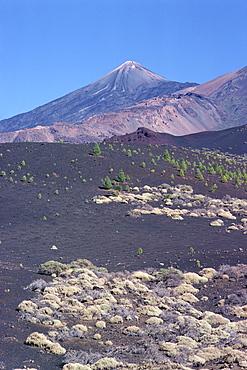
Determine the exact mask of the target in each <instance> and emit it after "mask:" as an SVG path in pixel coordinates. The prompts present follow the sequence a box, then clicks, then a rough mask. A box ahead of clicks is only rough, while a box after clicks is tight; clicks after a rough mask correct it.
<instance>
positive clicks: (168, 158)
mask: <svg viewBox="0 0 247 370" xmlns="http://www.w3.org/2000/svg"><path fill="white" fill-rule="evenodd" d="M163 158H164V160H165V161H166V162H170V161H171V157H170V154H169V152H168V149H166V150H165V153H164V156H163Z"/></svg>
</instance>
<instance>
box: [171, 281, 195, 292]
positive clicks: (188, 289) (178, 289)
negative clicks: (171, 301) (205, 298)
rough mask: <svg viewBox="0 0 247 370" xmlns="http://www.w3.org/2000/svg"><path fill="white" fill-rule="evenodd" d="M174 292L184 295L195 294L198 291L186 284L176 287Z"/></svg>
mask: <svg viewBox="0 0 247 370" xmlns="http://www.w3.org/2000/svg"><path fill="white" fill-rule="evenodd" d="M174 290H175V291H176V292H177V293H178V294H184V293H191V294H196V293H198V292H199V289H196V288H195V287H194V286H193V285H191V284H187V283H182V284H180V285H178V286H177V287H176V288H175V289H174Z"/></svg>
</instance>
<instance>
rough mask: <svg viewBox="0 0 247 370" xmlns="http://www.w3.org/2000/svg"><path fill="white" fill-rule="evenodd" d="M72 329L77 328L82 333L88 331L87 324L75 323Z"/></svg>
mask: <svg viewBox="0 0 247 370" xmlns="http://www.w3.org/2000/svg"><path fill="white" fill-rule="evenodd" d="M71 329H77V330H79V331H80V332H82V333H86V332H87V327H86V325H82V324H76V325H73V326H72V328H71Z"/></svg>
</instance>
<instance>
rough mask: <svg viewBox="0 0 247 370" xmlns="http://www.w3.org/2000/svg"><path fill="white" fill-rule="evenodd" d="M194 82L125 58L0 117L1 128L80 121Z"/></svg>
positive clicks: (25, 127) (21, 127)
mask: <svg viewBox="0 0 247 370" xmlns="http://www.w3.org/2000/svg"><path fill="white" fill-rule="evenodd" d="M196 85H197V84H195V83H179V82H174V81H168V80H167V79H165V78H164V77H161V76H159V75H157V74H155V73H153V72H151V71H149V70H148V69H147V68H144V67H143V66H141V64H139V63H136V62H132V61H128V62H125V63H123V64H122V65H121V66H119V67H118V68H116V69H114V70H113V71H111V72H110V73H108V74H107V75H105V76H104V77H102V78H100V79H99V80H97V81H95V82H93V83H91V84H89V85H87V86H85V87H82V88H81V89H78V90H76V91H73V92H71V93H69V94H67V95H65V96H63V97H61V98H58V99H56V100H54V101H52V102H50V103H47V104H45V105H43V106H41V107H38V108H35V109H33V110H32V111H29V112H27V113H22V114H19V115H17V116H14V117H11V118H8V119H5V120H2V121H0V132H10V131H16V130H21V129H27V128H33V127H36V126H51V125H53V124H54V123H55V122H69V123H74V124H80V123H81V122H82V121H83V120H85V119H87V118H89V117H92V116H96V115H99V114H102V113H106V112H109V111H117V110H120V109H123V108H125V107H128V106H131V105H133V104H135V103H136V102H139V101H141V100H143V99H150V98H153V97H155V96H158V95H163V94H171V93H173V92H175V91H178V90H181V89H183V88H186V87H189V86H196Z"/></svg>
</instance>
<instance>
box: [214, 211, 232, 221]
mask: <svg viewBox="0 0 247 370" xmlns="http://www.w3.org/2000/svg"><path fill="white" fill-rule="evenodd" d="M217 215H218V217H223V218H228V219H229V220H236V216H233V214H232V213H231V212H230V211H227V210H225V209H220V210H219V211H218V213H217Z"/></svg>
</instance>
